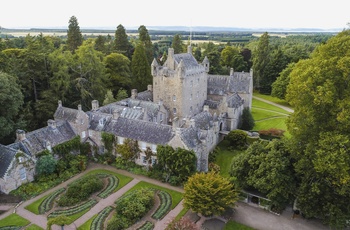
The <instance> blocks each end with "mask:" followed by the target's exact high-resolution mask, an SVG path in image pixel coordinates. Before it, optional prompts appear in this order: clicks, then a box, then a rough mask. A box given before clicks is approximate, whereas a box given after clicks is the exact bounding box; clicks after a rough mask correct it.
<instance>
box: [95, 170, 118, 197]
mask: <svg viewBox="0 0 350 230" xmlns="http://www.w3.org/2000/svg"><path fill="white" fill-rule="evenodd" d="M106 175H107V176H108V185H107V186H106V188H105V189H103V190H102V191H101V192H100V193H99V194H98V195H97V196H99V197H100V198H103V199H104V198H106V197H108V196H109V195H111V194H112V193H113V191H114V190H115V189H116V188H117V187H118V184H119V180H118V178H117V177H115V176H113V175H108V174H106Z"/></svg>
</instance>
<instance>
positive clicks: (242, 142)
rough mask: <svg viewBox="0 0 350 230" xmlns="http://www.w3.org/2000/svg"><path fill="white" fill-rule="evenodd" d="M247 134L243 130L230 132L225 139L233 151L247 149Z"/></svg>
mask: <svg viewBox="0 0 350 230" xmlns="http://www.w3.org/2000/svg"><path fill="white" fill-rule="evenodd" d="M247 137H248V134H247V133H246V132H245V131H243V130H239V129H236V130H232V131H230V132H229V133H228V134H227V136H226V137H225V139H226V140H227V141H228V142H229V144H230V146H231V147H233V148H235V149H244V148H246V147H247Z"/></svg>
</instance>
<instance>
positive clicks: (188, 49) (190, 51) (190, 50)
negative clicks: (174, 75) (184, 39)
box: [187, 45, 192, 54]
mask: <svg viewBox="0 0 350 230" xmlns="http://www.w3.org/2000/svg"><path fill="white" fill-rule="evenodd" d="M187 53H189V54H192V46H191V45H189V46H187Z"/></svg>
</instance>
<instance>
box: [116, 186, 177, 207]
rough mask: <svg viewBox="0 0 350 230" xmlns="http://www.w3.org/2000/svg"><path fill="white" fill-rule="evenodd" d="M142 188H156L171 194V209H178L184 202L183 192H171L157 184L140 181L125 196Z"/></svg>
mask: <svg viewBox="0 0 350 230" xmlns="http://www.w3.org/2000/svg"><path fill="white" fill-rule="evenodd" d="M141 188H154V189H158V190H163V191H166V192H168V193H169V194H170V196H171V199H172V202H171V209H174V208H175V207H176V205H177V204H178V203H179V202H180V201H181V200H182V193H181V192H177V191H174V190H171V189H167V188H164V187H161V186H158V185H155V184H151V183H147V182H145V181H140V182H139V183H137V184H136V185H135V186H134V187H132V188H131V189H129V190H128V191H127V192H126V193H125V194H124V195H126V194H128V193H130V192H131V191H134V190H137V189H141ZM119 199H120V198H119Z"/></svg>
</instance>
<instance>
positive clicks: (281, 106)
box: [253, 96, 294, 113]
mask: <svg viewBox="0 0 350 230" xmlns="http://www.w3.org/2000/svg"><path fill="white" fill-rule="evenodd" d="M253 98H254V99H256V100H259V101H263V102H265V103H268V104H270V105H274V106H276V107H279V108H281V109H284V110H285V111H287V112H290V113H293V112H294V109H291V108H288V107H287V106H283V105H280V104H277V103H275V102H272V101H269V100H265V99H263V98H260V97H256V96H253Z"/></svg>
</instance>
